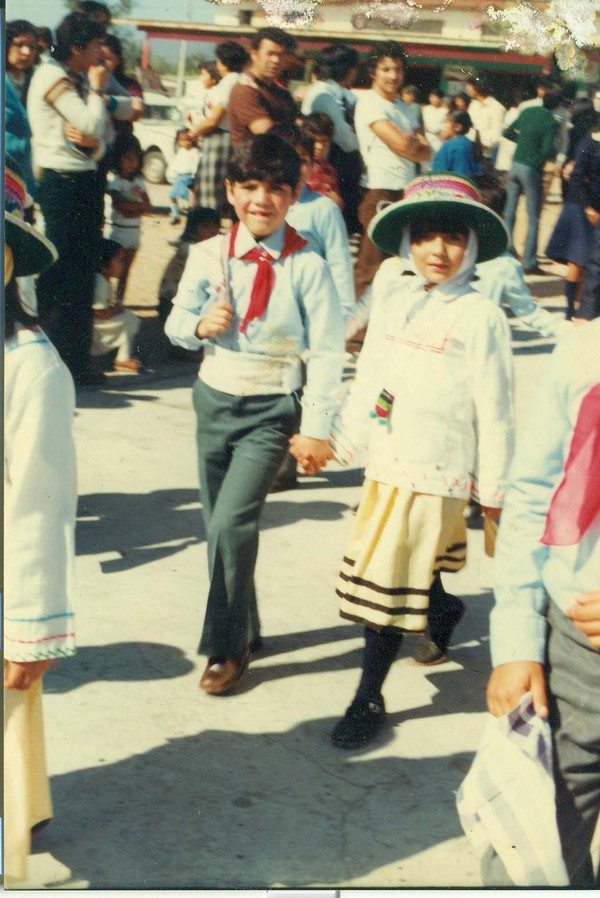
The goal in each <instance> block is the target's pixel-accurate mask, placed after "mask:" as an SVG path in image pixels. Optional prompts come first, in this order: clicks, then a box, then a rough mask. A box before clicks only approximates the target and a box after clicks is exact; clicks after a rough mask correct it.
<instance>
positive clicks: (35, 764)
mask: <svg viewBox="0 0 600 898" xmlns="http://www.w3.org/2000/svg"><path fill="white" fill-rule="evenodd" d="M50 817H52V803H51V800H50V784H49V782H48V774H47V772H46V752H45V747H44V721H43V716H42V680H41V678H40V679H39V680H36V682H35V683H33V685H32V686H31V687H30V688H29V689H27V690H25V691H24V692H21V691H19V690H17V689H5V690H4V874H5V876H6V877H7V878H10V879H13V880H22V879H25V876H26V873H27V856H28V855H29V853H30V851H31V827H32V826H35V824H36V823H40V822H41V821H42V820H48V819H49V818H50Z"/></svg>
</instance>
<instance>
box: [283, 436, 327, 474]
mask: <svg viewBox="0 0 600 898" xmlns="http://www.w3.org/2000/svg"><path fill="white" fill-rule="evenodd" d="M290 452H291V453H292V455H293V456H294V458H295V459H296V461H297V462H298V464H299V465H300V467H301V468H302V472H303V473H304V474H318V473H319V471H320V470H321V469H322V468H324V467H325V465H326V464H327V462H328V461H329V460H330V459H331V458H333V452H332V451H331V446H330V445H329V440H316V439H313V438H312V437H305V436H302V434H300V433H296V434H294V436H293V437H292V438H291V440H290Z"/></svg>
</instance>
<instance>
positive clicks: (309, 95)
mask: <svg viewBox="0 0 600 898" xmlns="http://www.w3.org/2000/svg"><path fill="white" fill-rule="evenodd" d="M344 105H346V106H349V107H354V106H355V105H356V96H355V95H354V94H353V93H352V91H349V90H347V88H345V87H342V86H341V84H338V83H337V81H315V83H314V84H311V85H310V87H309V88H308V90H307V91H306V93H305V95H304V99H303V101H302V115H309V114H310V113H311V112H324V113H325V115H328V116H329V118H330V119H331V120H332V122H333V128H334V131H333V142H334V143H337V145H338V146H339V148H340V149H341V150H344V152H345V153H351V152H352V151H353V150H357V149H358V138H357V137H356V134H355V133H354V129H353V128H352V126H351V125H350V124H349V123H348V122H347V121H346V116H345V112H344Z"/></svg>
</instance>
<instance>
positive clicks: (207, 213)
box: [181, 206, 221, 243]
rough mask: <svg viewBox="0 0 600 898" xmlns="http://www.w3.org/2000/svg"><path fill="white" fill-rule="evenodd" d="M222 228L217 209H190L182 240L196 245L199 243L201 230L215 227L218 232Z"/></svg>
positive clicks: (200, 207) (203, 207)
mask: <svg viewBox="0 0 600 898" xmlns="http://www.w3.org/2000/svg"><path fill="white" fill-rule="evenodd" d="M220 226H221V219H220V216H219V213H218V212H217V210H216V209H211V208H210V207H209V206H196V207H195V208H194V209H190V210H189V212H188V214H187V219H186V223H185V228H184V229H183V234H182V235H181V239H182V240H185V241H186V243H195V242H197V237H198V231H199V229H200V228H210V227H214V228H217V230H218V229H219V228H220Z"/></svg>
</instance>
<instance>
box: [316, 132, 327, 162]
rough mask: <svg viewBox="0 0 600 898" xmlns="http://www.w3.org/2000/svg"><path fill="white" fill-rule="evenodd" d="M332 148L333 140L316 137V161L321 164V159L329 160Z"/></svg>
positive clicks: (321, 136) (320, 136)
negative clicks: (328, 156)
mask: <svg viewBox="0 0 600 898" xmlns="http://www.w3.org/2000/svg"><path fill="white" fill-rule="evenodd" d="M330 147H331V140H330V139H329V138H328V137H324V136H323V135H318V136H317V137H315V149H314V161H315V162H320V161H321V159H325V158H327V154H328V152H329V149H330Z"/></svg>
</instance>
